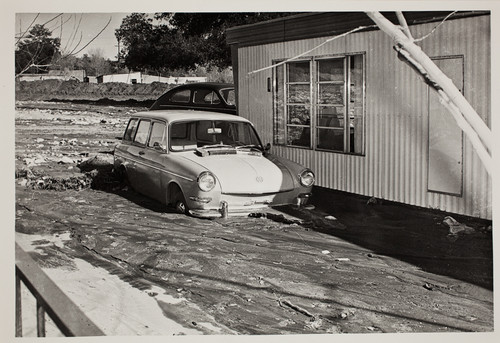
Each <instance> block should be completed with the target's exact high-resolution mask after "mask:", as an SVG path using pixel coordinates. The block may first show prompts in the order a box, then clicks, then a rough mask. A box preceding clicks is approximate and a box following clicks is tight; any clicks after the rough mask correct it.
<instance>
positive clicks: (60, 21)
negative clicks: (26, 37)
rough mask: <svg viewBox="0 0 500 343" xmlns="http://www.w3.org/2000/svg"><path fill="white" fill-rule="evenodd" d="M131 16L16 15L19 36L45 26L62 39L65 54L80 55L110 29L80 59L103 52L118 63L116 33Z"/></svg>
mask: <svg viewBox="0 0 500 343" xmlns="http://www.w3.org/2000/svg"><path fill="white" fill-rule="evenodd" d="M128 14H129V13H116V12H115V13H64V14H62V15H61V13H40V14H38V13H16V15H15V34H16V37H19V35H20V34H22V33H23V32H25V31H26V30H29V28H30V27H32V26H33V25H35V24H45V23H47V22H48V21H50V20H51V19H53V18H55V17H56V16H57V18H56V19H54V20H52V21H50V22H48V23H47V24H46V25H45V27H47V28H48V29H49V30H51V31H52V32H53V33H52V37H53V38H56V37H59V38H61V50H62V51H63V52H64V53H71V52H73V53H76V52H78V51H79V50H81V49H82V48H84V46H85V45H87V44H88V43H89V42H91V41H92V39H93V38H94V37H95V36H96V35H97V34H98V33H99V32H100V31H101V30H102V29H104V28H105V27H106V24H107V23H108V21H109V20H110V19H111V22H110V23H109V25H108V26H107V27H106V28H105V29H104V31H103V32H102V33H101V34H100V35H99V36H98V37H97V38H95V40H93V41H92V42H91V43H90V44H89V45H88V46H87V47H85V48H84V49H83V50H81V51H80V52H79V53H77V54H76V56H78V57H81V56H83V54H88V55H90V54H91V53H93V52H95V51H96V50H99V51H100V52H101V53H102V55H103V57H104V58H107V59H110V60H116V56H117V53H118V46H117V45H118V42H117V40H116V37H115V30H116V29H118V28H119V27H120V25H121V22H122V19H123V18H125V17H126V16H127V15H128Z"/></svg>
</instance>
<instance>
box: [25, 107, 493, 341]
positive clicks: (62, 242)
mask: <svg viewBox="0 0 500 343" xmlns="http://www.w3.org/2000/svg"><path fill="white" fill-rule="evenodd" d="M25 105H30V104H25ZM33 107H41V105H40V104H38V105H36V104H35V105H33ZM64 107H67V108H64ZM61 108H63V109H59V110H52V109H46V110H40V109H26V108H18V110H17V111H16V174H17V175H16V176H17V178H16V241H17V242H18V243H19V244H20V245H21V246H22V247H23V248H24V249H25V250H27V251H29V252H30V255H31V256H32V257H33V258H34V259H35V260H36V261H37V262H38V263H39V264H40V266H41V267H42V268H43V269H44V270H45V271H46V272H47V273H48V274H49V276H51V277H53V278H54V279H56V282H57V283H58V284H60V285H61V288H62V289H63V291H65V292H66V293H67V294H68V295H69V296H70V298H72V299H73V301H75V303H77V304H78V305H79V306H81V307H82V308H83V309H84V311H86V313H87V314H88V315H89V317H90V318H91V319H92V320H94V321H95V322H96V324H98V325H99V326H100V327H101V328H102V329H103V331H104V332H105V333H106V334H107V335H118V334H163V335H168V334H171V335H173V334H197V333H198V334H306V333H373V332H449V331H453V332H456V331H492V330H493V292H492V290H491V287H490V284H491V283H492V268H491V265H492V261H491V259H492V258H491V255H492V248H491V231H490V230H491V228H489V230H488V228H485V227H483V226H476V227H474V226H471V228H470V232H467V235H466V234H465V233H460V234H457V235H454V236H453V237H452V238H450V237H449V233H448V230H447V228H445V227H442V226H441V227H440V228H439V230H441V231H439V230H438V231H437V233H436V236H434V237H433V238H434V240H433V242H429V244H424V246H426V247H427V248H425V249H424V252H425V259H426V263H424V264H420V263H418V254H416V255H414V254H413V255H411V254H405V255H404V256H405V257H401V256H398V251H397V249H396V251H392V250H391V251H389V250H390V249H389V250H387V246H384V245H383V244H381V243H380V242H381V240H382V236H380V235H379V234H380V232H376V231H374V233H373V237H374V240H373V242H374V243H373V244H370V243H369V242H370V240H369V239H367V237H368V238H369V237H370V234H369V233H367V232H366V231H367V230H368V229H369V225H366V223H365V225H363V230H364V231H363V232H361V231H360V234H359V235H356V231H353V230H352V229H351V227H350V226H351V225H354V224H355V222H354V221H349V218H347V217H342V213H344V215H345V214H346V213H348V211H342V213H338V214H337V213H334V212H335V208H334V207H333V205H328V206H324V208H321V204H316V207H315V208H313V207H310V208H307V209H301V210H295V209H291V208H283V209H274V210H270V211H269V212H268V213H266V214H265V215H262V216H253V217H248V218H237V219H233V218H230V219H227V220H203V219H196V218H190V217H187V216H183V215H179V214H176V213H173V212H172V211H168V210H166V209H164V208H163V207H162V206H161V205H160V204H158V203H155V202H153V201H151V200H149V199H147V198H145V197H142V196H140V195H138V194H136V193H134V192H133V191H131V190H128V189H126V188H125V187H123V186H122V185H119V184H117V183H115V182H114V181H113V179H112V178H111V177H110V176H109V175H108V174H107V171H108V170H107V169H106V168H107V167H106V165H107V162H109V160H110V159H112V155H111V154H110V152H111V151H112V147H113V145H114V144H115V143H116V142H117V140H116V139H115V137H116V136H120V135H121V133H122V131H123V129H124V126H125V122H126V119H127V118H126V117H127V113H128V112H129V111H133V110H131V109H125V108H123V109H122V108H105V107H95V108H91V109H90V110H84V109H82V108H78V107H77V108H75V107H71V108H70V107H69V105H64V106H62V107H61ZM96 156H97V157H96ZM82 162H83V164H82ZM78 164H80V168H79V167H78V166H77V165H78ZM85 166H86V167H88V168H85ZM82 170H83V171H85V172H87V174H83V173H82ZM92 170H95V171H94V172H92ZM96 180H97V181H96ZM90 184H93V185H94V187H93V188H92V187H89V185H90ZM373 208H375V207H373ZM325 211H326V212H325ZM370 211H376V209H375V210H372V209H370ZM331 215H334V216H336V217H337V218H338V219H339V220H336V219H335V218H334V217H332V216H331ZM351 215H353V216H355V214H354V213H352V214H351ZM435 221H442V218H436V219H435ZM393 229H394V228H393ZM393 233H394V234H395V235H396V237H399V238H400V239H404V237H403V236H401V234H400V233H397V232H396V231H395V230H393ZM423 236H426V235H423ZM423 236H418V233H417V234H416V236H414V237H413V238H412V239H414V240H415V241H419V240H420V241H422V240H423V238H422V237H423ZM438 236H440V238H438V240H441V239H442V240H443V242H448V243H447V244H449V246H450V247H451V246H457V244H458V246H460V244H462V243H461V242H463V241H464V240H474V239H476V240H477V241H478V242H479V243H477V244H479V245H481V244H482V245H484V246H485V247H487V249H483V252H482V255H481V256H478V255H474V256H467V254H468V253H467V252H466V253H465V255H466V256H460V258H459V259H458V260H461V261H464V262H465V264H467V261H468V260H474V261H475V264H474V266H473V269H476V270H477V271H476V273H477V275H473V276H472V277H468V278H462V277H459V275H458V274H454V273H448V272H446V270H444V269H446V268H444V269H443V268H441V269H433V268H430V266H432V265H433V264H432V263H434V264H440V265H441V267H442V266H443V261H442V259H441V258H440V257H439V256H438V258H436V259H435V261H430V262H431V263H429V261H428V260H429V259H431V260H432V258H433V256H432V254H430V253H429V251H430V250H428V249H431V248H432V247H431V248H429V245H433V244H435V243H436V237H438ZM377 237H378V238H377ZM401 245H402V246H406V245H408V242H404V241H401ZM391 247H392V246H391ZM488 247H489V248H488ZM384 249H385V250H384ZM391 249H392V248H391ZM426 249H427V250H426ZM418 250H420V249H418ZM484 250H486V251H484ZM406 252H407V251H406ZM461 252H462V254H464V252H463V249H461ZM473 253H474V252H472V251H471V252H470V254H473ZM408 256H412V257H413V260H412V259H411V258H407V257H408ZM455 260H456V259H455ZM82 261H84V262H82ZM82 263H85V266H86V267H85V269H84V270H82V268H83V267H82V265H83V264H82ZM446 263H448V262H446ZM448 264H450V263H448ZM454 266H455V265H454ZM454 266H451V267H450V268H455V267H454ZM443 270H444V271H443ZM60 271H64V272H60ZM441 271H443V272H441ZM102 272H105V273H104V274H102ZM470 272H471V271H470V270H467V273H470ZM97 274H98V275H99V278H94V277H95V275H97ZM72 275H75V276H76V275H78V277H74V280H73V279H72V277H71V276H72ZM101 275H104V276H102V277H101ZM476 276H477V277H476ZM111 278H113V279H118V280H119V282H121V283H122V286H123V289H125V288H127V287H130V288H133V289H134V290H135V291H137V292H139V293H138V294H139V295H138V297H139V298H140V297H141V296H142V298H141V299H143V300H144V299H146V300H149V301H150V302H149V303H148V304H149V305H148V306H136V307H133V306H132V307H130V306H131V302H133V303H136V304H138V303H139V302H140V301H142V300H135V301H134V300H133V299H135V298H133V297H130V298H127V299H128V300H127V299H124V298H123V297H118V298H117V299H114V298H113V297H111V295H109V296H106V294H102V293H103V292H104V293H105V292H106V288H105V286H104V285H102V286H99V285H101V284H100V283H97V281H92V282H90V281H89V282H86V281H85V280H86V279H87V280H99V281H100V282H105V281H106V280H107V279H111ZM475 279H477V280H478V282H474V280H475ZM86 287H87V288H88V290H87V288H86ZM99 287H103V288H102V292H101V293H100V292H99ZM82 294H83V295H82ZM92 296H93V297H94V298H96V297H97V298H99V299H101V298H102V299H107V301H105V300H99V301H94V302H93V303H92V304H93V305H90V304H89V302H91V300H92ZM139 298H138V299H139ZM132 305H133V304H132ZM125 306H129V307H127V309H128V310H127V311H125V310H123V308H124V307H125ZM117 307H120V308H122V310H120V311H117V310H116V308H117ZM134 311H135V312H136V313H133V312H134ZM153 311H158V313H160V316H161V317H163V318H164V320H165V321H167V320H168V321H169V322H170V323H173V324H171V325H170V329H169V331H165V328H164V327H163V328H162V326H164V324H163V323H162V318H158V316H156V317H154V318H152V317H148V316H147V315H146V314H147V312H153ZM112 316H116V318H117V319H116V320H115V321H112V320H111V319H109V318H108V319H107V321H106V320H102V318H105V317H112ZM138 318H141V319H138ZM148 318H149V319H148ZM117 322H119V323H121V324H122V325H118V324H116V323H117ZM123 323H126V324H127V325H124V324H123ZM125 326H126V327H125Z"/></svg>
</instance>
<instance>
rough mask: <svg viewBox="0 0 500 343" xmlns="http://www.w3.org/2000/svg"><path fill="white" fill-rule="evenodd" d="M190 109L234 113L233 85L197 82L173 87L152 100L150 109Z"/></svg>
mask: <svg viewBox="0 0 500 343" xmlns="http://www.w3.org/2000/svg"><path fill="white" fill-rule="evenodd" d="M167 109H192V110H202V111H215V112H219V113H220V112H222V113H229V114H236V101H235V93H234V85H233V84H231V83H217V82H198V83H189V84H185V85H182V86H178V87H175V88H173V89H171V90H169V91H168V92H166V93H165V94H163V95H162V96H161V97H159V98H158V100H156V101H155V102H154V104H153V105H152V106H151V107H150V109H149V110H150V111H154V110H167Z"/></svg>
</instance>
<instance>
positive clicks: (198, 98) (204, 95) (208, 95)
mask: <svg viewBox="0 0 500 343" xmlns="http://www.w3.org/2000/svg"><path fill="white" fill-rule="evenodd" d="M193 102H194V103H195V104H203V105H217V104H220V99H219V97H218V96H217V94H216V93H215V92H214V91H211V90H203V89H200V90H196V91H195V93H194V97H193Z"/></svg>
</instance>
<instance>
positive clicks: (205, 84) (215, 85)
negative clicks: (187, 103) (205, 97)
mask: <svg viewBox="0 0 500 343" xmlns="http://www.w3.org/2000/svg"><path fill="white" fill-rule="evenodd" d="M182 88H189V89H192V88H211V89H224V88H234V84H232V83H222V82H193V83H186V84H184V85H180V86H176V87H174V88H172V89H171V90H174V89H175V90H179V89H182Z"/></svg>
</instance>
